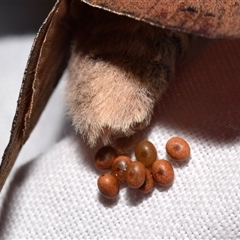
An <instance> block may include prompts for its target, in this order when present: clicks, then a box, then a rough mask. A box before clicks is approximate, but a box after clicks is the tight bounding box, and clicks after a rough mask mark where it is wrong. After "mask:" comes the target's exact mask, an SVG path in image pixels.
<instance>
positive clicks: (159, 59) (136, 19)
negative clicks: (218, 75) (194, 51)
mask: <svg viewBox="0 0 240 240" xmlns="http://www.w3.org/2000/svg"><path fill="white" fill-rule="evenodd" d="M194 35H200V36H203V37H208V38H222V37H228V38H239V37H240V0H229V1H216V0H211V1H199V0H186V1H181V0H179V1H169V0H158V1H151V0H150V1H126V0H119V1H110V0H88V1H86V0H84V1H80V0H58V1H57V2H56V4H55V6H54V7H53V9H52V11H51V12H50V13H49V15H48V17H47V18H46V20H45V21H44V23H43V24H42V26H41V28H40V30H39V32H38V33H37V36H36V38H35V40H34V43H33V47H32V50H31V53H30V56H29V60H28V63H27V67H26V70H25V74H24V78H23V82H22V86H21V90H20V94H19V99H18V104H17V110H16V114H15V117H14V120H13V124H12V130H11V136H10V141H9V144H8V146H7V147H6V149H5V152H4V156H3V158H2V162H1V166H0V189H2V187H3V185H4V183H5V181H6V179H7V177H8V175H9V173H10V171H11V169H12V166H13V165H14V162H15V160H16V158H17V156H18V154H19V151H20V150H21V148H22V146H23V145H24V143H25V142H26V140H27V139H28V138H29V136H30V134H31V132H32V130H33V128H34V126H35V125H36V123H37V121H38V119H39V117H40V115H41V113H42V111H43V109H44V107H45V105H46V103H47V101H48V99H49V97H50V96H51V94H52V92H53V90H54V88H55V87H56V85H57V83H58V82H59V80H60V78H61V75H62V74H63V72H64V71H65V69H66V68H67V69H68V78H69V79H68V84H67V89H66V99H67V103H68V107H69V111H68V113H69V116H70V118H71V119H72V121H73V125H74V126H75V128H76V131H77V132H79V133H80V134H81V135H82V136H83V137H84V138H85V140H86V141H87V142H88V143H89V145H91V146H94V145H95V144H96V143H97V142H98V141H99V139H101V140H102V141H103V142H104V143H105V144H106V143H109V142H111V141H112V140H113V139H118V138H122V137H126V136H127V137H128V136H131V135H133V134H134V133H135V132H137V131H139V130H140V129H143V128H145V127H146V126H147V125H148V124H149V123H150V120H151V116H152V112H153V107H154V105H155V103H156V102H157V101H158V100H159V99H160V98H161V96H162V94H163V93H164V91H165V90H166V89H167V87H168V85H169V82H170V80H171V79H172V78H173V76H174V73H175V68H176V66H177V65H178V64H179V63H180V62H181V61H182V60H183V59H184V56H185V55H186V53H187V51H188V49H189V46H190V45H191V44H192V42H193V41H194V40H193V39H194V37H193V36H194Z"/></svg>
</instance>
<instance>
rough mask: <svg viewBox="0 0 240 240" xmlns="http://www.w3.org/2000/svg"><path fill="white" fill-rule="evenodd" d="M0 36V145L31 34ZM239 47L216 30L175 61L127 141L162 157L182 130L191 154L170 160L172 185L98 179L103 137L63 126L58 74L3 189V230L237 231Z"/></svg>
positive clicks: (178, 234) (179, 234) (129, 234)
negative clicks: (110, 193)
mask: <svg viewBox="0 0 240 240" xmlns="http://www.w3.org/2000/svg"><path fill="white" fill-rule="evenodd" d="M0 41H1V42H0V64H1V68H0V79H1V84H3V86H4V87H2V88H0V92H1V93H0V96H1V102H0V104H1V111H0V114H1V116H0V121H1V122H0V123H1V124H0V126H1V129H3V130H4V131H3V133H4V134H3V135H2V136H1V142H0V143H1V151H3V149H4V147H5V144H6V143H7V141H8V135H9V133H8V132H7V131H9V129H10V126H11V118H12V116H13V114H14V110H13V109H14V108H15V105H16V104H15V101H16V98H17V96H16V95H15V92H17V91H18V89H19V85H20V83H19V81H20V80H21V78H22V75H21V74H22V72H23V70H24V65H25V63H26V60H27V54H28V52H29V49H30V46H31V41H32V36H26V37H22V38H17V39H15V38H8V39H7V40H6V39H1V40H0ZM16 49H18V50H17V55H16ZM239 56H240V41H239V40H218V41H217V42H214V43H212V44H210V45H208V46H207V47H206V48H205V49H204V50H202V51H201V52H199V53H197V54H196V55H195V56H194V57H192V59H191V61H188V62H186V63H185V64H183V65H182V66H181V67H180V68H179V69H178V71H177V73H176V79H175V81H174V82H173V83H172V84H171V86H170V88H169V90H168V91H167V93H166V94H165V96H164V97H163V99H162V101H161V102H160V103H159V104H158V106H157V107H156V109H155V114H154V118H153V120H152V123H151V125H150V126H149V127H148V128H147V129H146V130H145V131H143V132H140V133H138V134H137V135H136V136H135V139H134V141H136V142H137V141H139V140H141V139H144V138H147V139H149V140H150V141H152V142H153V143H154V144H155V145H156V147H157V150H158V157H159V158H167V156H166V153H165V149H164V146H165V143H166V141H167V140H168V139H169V138H170V137H171V136H175V135H178V136H182V137H183V138H185V139H186V140H187V141H188V142H189V143H190V145H191V150H192V152H191V159H190V161H189V162H188V163H186V164H183V165H181V166H177V165H176V164H175V165H174V170H175V181H174V184H173V185H172V187H170V188H161V187H158V186H156V188H155V190H154V191H153V192H152V193H151V194H149V195H143V194H140V193H139V192H138V191H137V190H131V189H129V188H126V187H122V189H121V191H120V195H119V198H118V199H117V200H115V201H112V200H106V199H104V198H103V197H101V196H100V194H99V192H98V189H97V186H96V182H97V178H98V176H99V175H100V173H99V172H97V171H96V170H95V169H94V167H93V157H94V154H95V152H96V151H97V149H99V147H100V146H97V147H96V148H95V149H90V148H89V147H88V146H86V144H85V143H84V142H83V141H82V139H81V138H80V136H77V135H75V134H74V133H73V132H72V131H68V130H67V129H68V127H69V123H66V118H65V116H64V100H63V99H64V97H63V95H64V81H65V79H63V83H61V85H60V87H59V88H58V89H57V91H56V92H55V94H54V96H53V97H52V99H51V101H50V103H49V104H48V106H47V109H46V111H45V112H44V114H43V116H42V118H41V120H40V123H39V124H38V126H37V128H36V129H35V131H34V133H33V136H32V137H31V139H30V140H29V142H28V143H27V144H26V146H25V148H24V150H23V151H22V153H21V155H20V156H19V159H18V163H17V164H16V166H15V168H14V172H13V174H12V175H11V181H9V182H8V184H7V185H6V186H5V188H4V191H3V192H2V194H1V201H0V204H1V215H0V216H1V218H0V219H1V222H0V239H74V238H75V239H107V238H108V239H130V238H131V239H240V204H239V202H240V58H239ZM9 66H14V67H9ZM4 69H8V71H4ZM13 70H14V71H13ZM6 79H9V81H8V82H5V81H6ZM12 79H14V80H12ZM10 82H11V83H10ZM8 91H9V92H12V91H15V92H14V94H12V95H11V94H8V95H6V94H7V92H8ZM4 94H5V95H4ZM2 96H4V97H2ZM8 98H9V99H8ZM10 99H14V100H11V102H10ZM9 122H10V123H9ZM132 157H133V159H134V155H132Z"/></svg>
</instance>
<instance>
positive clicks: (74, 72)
mask: <svg viewBox="0 0 240 240" xmlns="http://www.w3.org/2000/svg"><path fill="white" fill-rule="evenodd" d="M86 8H87V9H86V11H85V12H86V16H84V15H83V16H81V17H79V16H75V18H76V22H77V23H78V28H77V29H78V30H77V31H76V34H75V37H74V41H73V45H72V51H71V58H70V61H69V65H68V84H67V91H66V99H67V103H68V109H69V110H68V114H69V116H70V118H71V119H72V122H73V125H74V126H75V129H76V131H77V132H79V133H80V134H82V135H83V137H84V138H85V139H86V140H87V142H88V143H89V145H90V146H94V145H95V144H96V143H97V142H98V140H99V139H100V138H101V139H102V141H103V143H104V144H108V143H109V142H111V141H112V140H113V139H115V138H118V137H122V136H131V135H133V134H134V133H135V132H136V131H138V130H140V129H143V128H145V127H146V126H147V125H148V124H149V123H150V120H151V116H152V113H153V108H154V105H155V103H156V101H158V100H159V98H160V97H161V96H162V94H163V93H164V91H165V90H166V88H167V86H168V84H169V81H170V79H172V77H173V76H174V71H175V66H176V64H177V63H178V61H179V60H180V59H181V58H182V57H183V55H184V53H185V52H186V49H187V46H188V41H189V37H188V35H187V34H184V33H180V32H172V31H169V30H164V29H161V28H158V27H154V26H151V25H149V24H147V23H143V22H140V21H136V20H133V19H130V18H127V17H123V16H118V15H116V14H112V13H109V12H106V11H103V10H100V9H95V8H92V7H86ZM89 12H90V14H91V21H89V15H88V14H89Z"/></svg>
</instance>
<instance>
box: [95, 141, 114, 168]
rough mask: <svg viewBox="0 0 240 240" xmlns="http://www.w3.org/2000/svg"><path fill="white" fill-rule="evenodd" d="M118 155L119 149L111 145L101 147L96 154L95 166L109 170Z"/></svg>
mask: <svg viewBox="0 0 240 240" xmlns="http://www.w3.org/2000/svg"><path fill="white" fill-rule="evenodd" d="M117 156H118V154H117V151H116V150H115V149H114V148H113V147H111V146H104V147H102V148H100V149H99V150H98V151H97V153H96V155H95V161H94V164H95V167H96V168H97V169H98V170H100V171H103V170H107V169H110V168H111V167H112V163H113V160H114V159H115V158H116V157H117Z"/></svg>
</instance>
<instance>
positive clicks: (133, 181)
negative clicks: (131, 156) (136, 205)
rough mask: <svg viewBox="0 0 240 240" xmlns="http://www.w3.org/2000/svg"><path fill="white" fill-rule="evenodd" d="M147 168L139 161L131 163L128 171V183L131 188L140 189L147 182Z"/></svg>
mask: <svg viewBox="0 0 240 240" xmlns="http://www.w3.org/2000/svg"><path fill="white" fill-rule="evenodd" d="M145 178H146V175H145V166H144V165H143V164H142V163H141V162H138V161H135V162H131V163H130V164H129V165H128V168H127V171H126V183H127V185H128V186H129V187H130V188H139V187H141V186H142V185H143V183H144V181H145Z"/></svg>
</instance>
